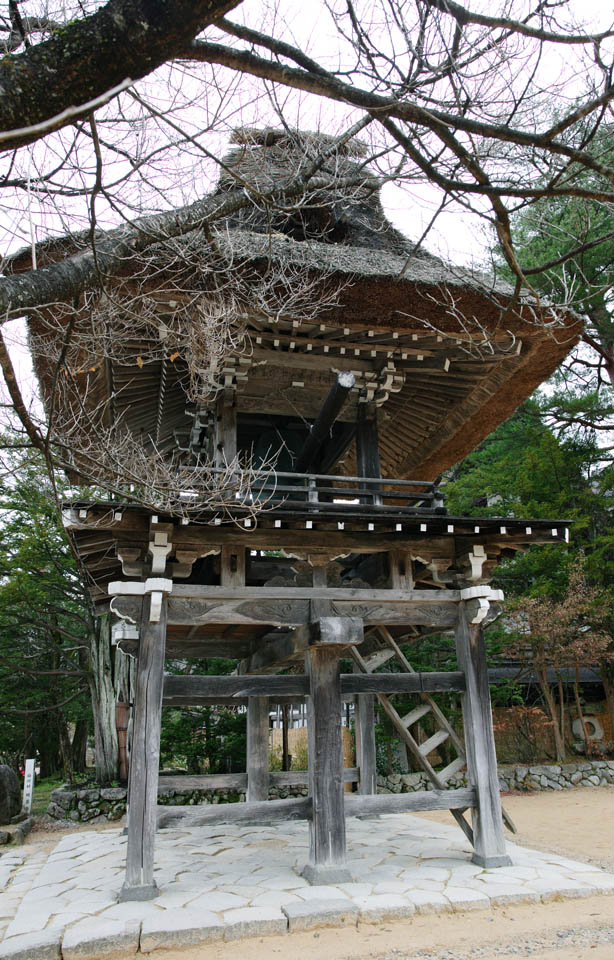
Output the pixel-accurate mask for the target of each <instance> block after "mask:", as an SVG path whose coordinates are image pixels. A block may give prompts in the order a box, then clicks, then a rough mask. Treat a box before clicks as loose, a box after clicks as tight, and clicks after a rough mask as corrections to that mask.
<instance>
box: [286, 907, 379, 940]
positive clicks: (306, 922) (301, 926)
mask: <svg viewBox="0 0 614 960" xmlns="http://www.w3.org/2000/svg"><path fill="white" fill-rule="evenodd" d="M281 909H282V911H283V913H285V915H286V917H287V918H288V928H289V930H290V933H293V932H294V931H295V930H311V929H313V927H342V926H346V927H355V926H356V924H357V922H358V916H359V912H360V911H359V908H358V907H357V906H356V904H355V903H352V902H351V900H341V899H339V900H316V899H313V900H306V901H304V902H303V903H287V904H284V906H283V907H282V908H281Z"/></svg>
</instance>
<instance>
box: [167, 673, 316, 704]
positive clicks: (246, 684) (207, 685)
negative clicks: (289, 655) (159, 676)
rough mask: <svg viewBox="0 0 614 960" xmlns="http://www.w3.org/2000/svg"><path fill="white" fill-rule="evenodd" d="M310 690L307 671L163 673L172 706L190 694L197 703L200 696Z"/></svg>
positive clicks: (244, 695)
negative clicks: (282, 673) (278, 673)
mask: <svg viewBox="0 0 614 960" xmlns="http://www.w3.org/2000/svg"><path fill="white" fill-rule="evenodd" d="M308 693H309V678H308V677H307V676H306V675H305V674H300V675H294V676H288V677H277V676H269V675H267V674H265V675H264V676H249V677H240V676H224V677H214V676H198V675H195V674H192V675H191V676H172V675H170V674H167V675H166V676H165V677H164V703H165V705H167V706H172V703H173V699H174V698H182V699H183V700H184V701H186V700H187V698H192V697H193V698H194V699H191V700H190V702H191V703H194V704H197V703H198V702H199V698H200V697H210V698H212V697H216V696H222V697H274V696H275V695H276V694H281V695H282V696H292V695H294V694H297V695H298V696H301V695H303V696H304V695H306V694H308Z"/></svg>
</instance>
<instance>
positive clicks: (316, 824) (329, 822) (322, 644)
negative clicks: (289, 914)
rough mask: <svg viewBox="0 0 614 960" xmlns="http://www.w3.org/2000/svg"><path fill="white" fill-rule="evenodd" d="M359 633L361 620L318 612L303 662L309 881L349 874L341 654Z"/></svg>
mask: <svg viewBox="0 0 614 960" xmlns="http://www.w3.org/2000/svg"><path fill="white" fill-rule="evenodd" d="M362 637H363V625H362V621H361V620H357V619H354V618H351V617H322V618H321V619H319V620H317V621H315V622H314V623H312V624H311V638H310V646H309V648H308V650H307V653H306V655H305V665H306V672H307V673H308V675H309V679H310V698H309V719H308V725H307V729H308V738H309V740H308V743H309V793H310V795H311V802H312V815H311V820H310V824H309V833H310V850H309V863H308V864H307V865H306V866H305V868H304V870H303V876H304V877H305V878H306V879H307V880H309V882H310V883H324V884H326V883H344V882H346V881H349V880H350V879H351V876H350V873H349V871H348V869H347V867H346V865H345V860H346V848H345V812H344V800H343V795H344V790H343V743H342V725H341V717H342V713H343V701H342V698H341V676H340V671H339V657H340V656H341V655H342V654H343V651H344V650H345V649H346V648H347V647H348V646H351V645H353V644H356V643H360V642H361V641H362Z"/></svg>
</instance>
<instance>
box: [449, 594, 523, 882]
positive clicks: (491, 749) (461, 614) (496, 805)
mask: <svg viewBox="0 0 614 960" xmlns="http://www.w3.org/2000/svg"><path fill="white" fill-rule="evenodd" d="M456 652H457V657H458V663H459V666H460V667H461V668H462V669H463V671H464V673H465V678H466V684H467V690H466V693H464V694H463V696H462V704H463V727H464V730H465V752H466V756H467V772H468V775H469V779H470V781H471V783H472V784H473V786H474V787H475V792H476V799H475V803H474V804H473V836H474V849H475V853H474V855H473V861H474V863H477V864H479V866H481V867H484V868H485V869H489V868H490V867H501V866H508V865H509V864H510V863H511V860H510V858H509V856H508V855H507V853H506V851H505V837H504V834H503V816H502V811H501V794H500V790H499V777H498V774H497V757H496V753H495V738H494V733H493V725H492V709H491V705H490V690H489V687H488V666H487V663H486V652H485V649H484V638H483V635H482V629H481V626H480V625H479V624H473V623H471V622H470V621H469V616H468V612H467V604H466V603H465V601H463V602H462V603H461V604H460V605H459V611H458V625H457V628H456Z"/></svg>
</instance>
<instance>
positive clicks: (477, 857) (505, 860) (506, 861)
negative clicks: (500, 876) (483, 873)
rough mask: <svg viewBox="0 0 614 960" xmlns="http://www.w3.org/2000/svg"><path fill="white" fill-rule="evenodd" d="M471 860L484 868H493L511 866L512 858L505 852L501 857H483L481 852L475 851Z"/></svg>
mask: <svg viewBox="0 0 614 960" xmlns="http://www.w3.org/2000/svg"><path fill="white" fill-rule="evenodd" d="M471 862H472V863H475V864H476V866H478V867H483V868H484V870H493V869H494V868H495V867H511V866H512V858H511V857H508V855H507V854H506V853H505V854H503V855H502V856H500V857H483V856H481V854H479V853H474V854H473V856H472V858H471Z"/></svg>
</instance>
